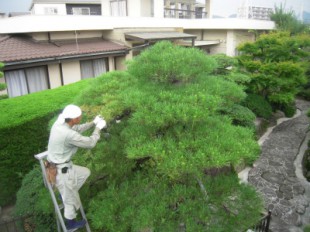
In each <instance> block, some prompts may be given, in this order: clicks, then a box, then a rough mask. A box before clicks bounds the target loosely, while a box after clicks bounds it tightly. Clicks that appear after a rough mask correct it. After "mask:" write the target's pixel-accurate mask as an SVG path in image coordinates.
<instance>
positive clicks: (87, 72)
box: [80, 60, 94, 79]
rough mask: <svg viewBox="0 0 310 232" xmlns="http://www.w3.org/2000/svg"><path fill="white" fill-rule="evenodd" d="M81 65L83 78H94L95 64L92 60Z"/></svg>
mask: <svg viewBox="0 0 310 232" xmlns="http://www.w3.org/2000/svg"><path fill="white" fill-rule="evenodd" d="M80 65H81V78H82V79H86V78H90V77H94V72H93V64H92V61H91V60H83V61H80Z"/></svg>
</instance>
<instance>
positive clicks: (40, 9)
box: [32, 4, 67, 15]
mask: <svg viewBox="0 0 310 232" xmlns="http://www.w3.org/2000/svg"><path fill="white" fill-rule="evenodd" d="M46 7H48V8H57V11H58V12H57V15H66V14H67V10H66V4H35V5H34V6H33V8H32V14H35V15H44V14H45V8H46Z"/></svg>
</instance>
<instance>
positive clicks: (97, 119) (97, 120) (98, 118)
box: [93, 115, 103, 125]
mask: <svg viewBox="0 0 310 232" xmlns="http://www.w3.org/2000/svg"><path fill="white" fill-rule="evenodd" d="M102 119H103V118H102V117H101V115H97V116H96V117H95V119H94V121H93V123H95V125H97V123H98V122H99V121H100V120H102Z"/></svg>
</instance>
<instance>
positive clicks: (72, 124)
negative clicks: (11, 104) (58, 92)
mask: <svg viewBox="0 0 310 232" xmlns="http://www.w3.org/2000/svg"><path fill="white" fill-rule="evenodd" d="M81 119H82V111H81V109H80V107H78V106H76V105H68V106H66V107H65V108H64V110H63V111H62V113H61V114H60V115H59V117H58V119H57V121H56V122H55V123H54V125H53V126H52V129H51V133H50V137H49V142H48V156H47V160H48V169H51V167H52V166H54V170H55V176H56V178H54V180H53V178H51V176H50V177H49V179H50V181H51V182H52V183H53V182H54V183H55V185H56V187H57V188H58V190H59V192H60V194H61V197H62V201H63V204H64V217H65V219H66V227H67V229H68V230H71V229H76V228H81V227H84V226H85V224H86V221H85V220H84V219H83V220H81V221H77V220H76V211H77V210H78V209H79V208H80V206H81V200H80V196H79V192H78V191H79V189H80V188H81V187H82V185H83V184H84V183H85V181H86V179H87V178H88V177H89V175H90V170H89V169H88V168H86V167H81V166H78V165H74V164H73V163H72V161H71V158H72V156H73V155H74V154H75V153H76V152H77V150H78V148H79V147H81V148H93V147H94V146H95V145H96V143H97V141H98V140H99V138H100V130H102V129H103V128H104V127H106V121H105V120H104V119H103V118H101V117H100V116H96V118H95V119H94V121H93V122H89V123H85V124H81V125H79V123H80V121H81ZM94 126H95V129H94V131H93V133H92V135H91V136H89V137H87V136H83V135H81V134H80V133H83V132H84V131H86V130H88V129H90V128H92V127H94ZM49 171H50V170H49ZM56 171H57V173H56Z"/></svg>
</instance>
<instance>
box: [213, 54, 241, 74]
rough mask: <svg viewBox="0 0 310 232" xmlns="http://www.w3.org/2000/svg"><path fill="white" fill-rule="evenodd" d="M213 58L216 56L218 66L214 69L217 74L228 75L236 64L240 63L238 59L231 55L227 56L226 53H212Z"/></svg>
mask: <svg viewBox="0 0 310 232" xmlns="http://www.w3.org/2000/svg"><path fill="white" fill-rule="evenodd" d="M211 57H212V58H214V59H215V60H216V62H217V67H216V69H215V70H214V71H213V73H214V74H216V75H227V74H229V73H230V72H231V70H232V69H233V67H234V66H236V65H237V64H238V61H237V60H236V59H235V58H233V57H230V56H227V55H225V54H216V55H212V56H211Z"/></svg>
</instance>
